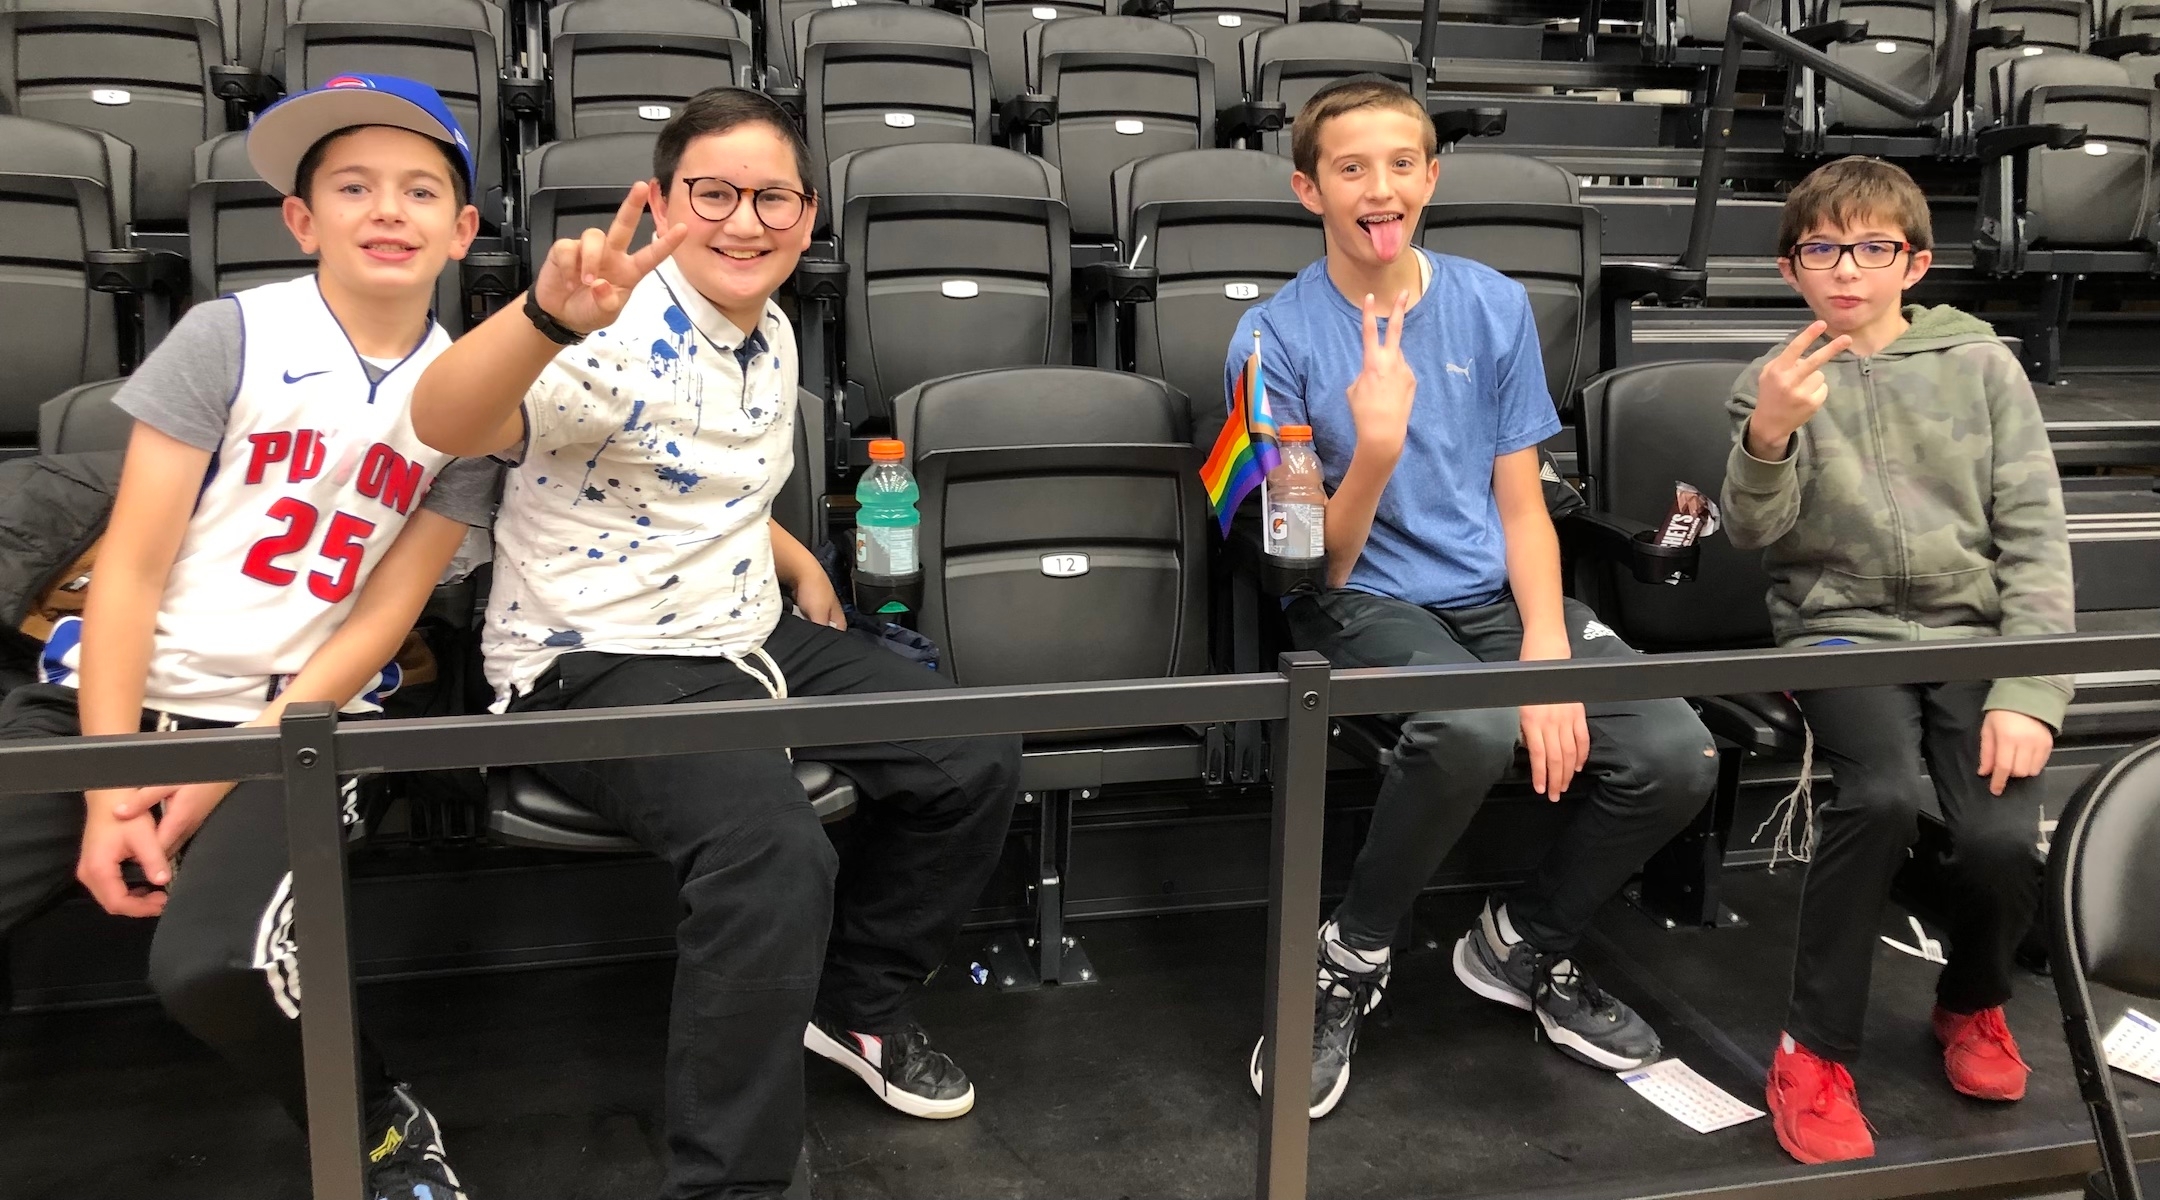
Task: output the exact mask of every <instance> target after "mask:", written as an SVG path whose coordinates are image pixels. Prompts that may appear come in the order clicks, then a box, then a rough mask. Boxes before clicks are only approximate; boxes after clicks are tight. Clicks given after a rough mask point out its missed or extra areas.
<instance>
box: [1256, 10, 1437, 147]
mask: <svg viewBox="0 0 2160 1200" xmlns="http://www.w3.org/2000/svg"><path fill="white" fill-rule="evenodd" d="M1238 60H1239V64H1238V70H1239V74H1240V77H1241V81H1242V84H1243V86H1244V89H1245V95H1246V96H1247V97H1248V98H1250V99H1253V100H1279V101H1281V102H1282V106H1283V110H1284V112H1285V113H1286V114H1287V115H1286V117H1285V121H1286V122H1287V121H1289V120H1294V119H1295V118H1296V117H1297V114H1298V110H1299V109H1302V108H1304V107H1305V102H1306V101H1307V100H1310V99H1312V96H1313V93H1314V92H1317V91H1319V90H1320V89H1321V88H1324V87H1326V86H1327V85H1328V84H1331V83H1333V82H1335V81H1336V80H1338V79H1342V78H1345V77H1347V76H1350V75H1364V74H1370V75H1380V76H1383V77H1385V78H1388V79H1392V80H1394V81H1396V82H1397V83H1400V84H1402V85H1403V86H1404V87H1405V88H1408V89H1409V91H1410V94H1411V95H1412V96H1414V97H1416V98H1417V100H1418V102H1419V103H1420V104H1422V103H1424V101H1425V72H1424V70H1423V69H1422V68H1421V67H1420V66H1419V65H1418V62H1417V56H1416V51H1415V48H1413V47H1412V46H1411V45H1410V43H1408V42H1406V41H1404V40H1403V39H1401V38H1400V37H1397V36H1396V35H1394V34H1392V33H1389V32H1388V31H1386V30H1384V29H1375V28H1373V27H1372V26H1370V25H1350V24H1344V23H1342V22H1339V21H1310V22H1305V23H1303V24H1297V25H1275V26H1270V27H1268V28H1265V29H1262V30H1260V31H1259V32H1258V33H1250V34H1247V35H1246V36H1245V38H1244V39H1243V40H1242V41H1241V42H1240V43H1239V45H1238ZM1249 144H1250V143H1248V145H1249ZM1254 148H1255V149H1259V150H1265V151H1267V152H1268V153H1270V154H1285V155H1286V154H1289V153H1290V130H1289V127H1288V125H1287V123H1286V124H1285V126H1284V128H1283V129H1282V131H1281V132H1279V133H1263V134H1261V135H1260V144H1259V145H1258V146H1256V147H1254Z"/></svg>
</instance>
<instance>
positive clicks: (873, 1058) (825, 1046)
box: [803, 1017, 975, 1120]
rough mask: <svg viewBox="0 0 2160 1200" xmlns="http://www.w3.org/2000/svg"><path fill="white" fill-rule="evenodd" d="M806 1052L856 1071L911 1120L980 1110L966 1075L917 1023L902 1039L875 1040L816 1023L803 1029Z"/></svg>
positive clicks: (824, 1020)
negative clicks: (939, 1050)
mask: <svg viewBox="0 0 2160 1200" xmlns="http://www.w3.org/2000/svg"><path fill="white" fill-rule="evenodd" d="M803 1047H804V1048H805V1049H808V1050H812V1051H815V1052H816V1053H817V1054H818V1055H819V1057H821V1058H828V1059H831V1060H832V1061H833V1062H836V1063H839V1064H840V1065H841V1066H843V1067H846V1068H847V1069H848V1070H850V1071H853V1072H854V1073H855V1075H856V1077H857V1078H859V1079H861V1080H862V1081H863V1082H864V1083H866V1084H869V1085H870V1090H871V1091H873V1092H876V1093H877V1097H878V1099H880V1100H883V1101H884V1102H885V1103H887V1104H889V1105H891V1106H892V1107H894V1108H897V1109H899V1110H900V1111H901V1112H904V1113H906V1114H907V1115H909V1116H911V1117H928V1118H930V1119H932V1120H944V1119H946V1118H948V1117H957V1116H962V1115H964V1114H966V1113H967V1111H968V1110H969V1109H971V1108H974V1107H975V1085H974V1084H972V1083H970V1082H968V1077H967V1072H965V1071H962V1070H961V1069H960V1068H959V1067H958V1066H957V1065H955V1064H954V1063H953V1060H952V1059H950V1058H948V1057H946V1056H945V1055H944V1054H942V1053H939V1052H938V1051H936V1050H933V1049H931V1048H930V1035H929V1034H927V1033H924V1032H923V1027H922V1026H920V1025H917V1024H916V1023H915V1022H914V1021H913V1020H910V1021H908V1023H907V1025H906V1027H905V1028H903V1029H902V1030H901V1031H900V1032H898V1033H887V1034H874V1033H856V1032H854V1031H853V1030H850V1029H845V1028H842V1027H841V1025H840V1023H839V1022H837V1021H833V1020H829V1019H827V1018H825V1017H815V1018H813V1019H812V1020H811V1022H810V1024H809V1025H808V1026H806V1027H804V1029H803Z"/></svg>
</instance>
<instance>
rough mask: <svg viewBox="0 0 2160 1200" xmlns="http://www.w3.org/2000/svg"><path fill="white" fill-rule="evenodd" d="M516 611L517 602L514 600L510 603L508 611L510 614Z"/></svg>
mask: <svg viewBox="0 0 2160 1200" xmlns="http://www.w3.org/2000/svg"><path fill="white" fill-rule="evenodd" d="M517 610H518V602H517V601H515V600H512V601H511V602H510V611H511V612H516V611H517Z"/></svg>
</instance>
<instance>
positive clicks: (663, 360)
mask: <svg viewBox="0 0 2160 1200" xmlns="http://www.w3.org/2000/svg"><path fill="white" fill-rule="evenodd" d="M681 357H682V356H681V355H679V354H677V353H675V347H673V346H670V345H668V344H667V342H666V341H665V340H663V339H661V338H654V339H653V344H652V373H653V378H654V379H658V378H660V377H661V376H662V375H665V374H666V373H667V372H668V370H669V369H670V368H671V367H672V366H673V365H674V364H675V363H676V362H678V361H680V359H681Z"/></svg>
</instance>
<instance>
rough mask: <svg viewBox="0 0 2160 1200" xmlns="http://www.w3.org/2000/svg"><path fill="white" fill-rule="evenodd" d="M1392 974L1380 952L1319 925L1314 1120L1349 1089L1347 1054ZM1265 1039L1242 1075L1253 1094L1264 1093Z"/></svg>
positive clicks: (1311, 1111)
mask: <svg viewBox="0 0 2160 1200" xmlns="http://www.w3.org/2000/svg"><path fill="white" fill-rule="evenodd" d="M1390 970H1392V965H1391V963H1390V962H1389V955H1388V952H1387V950H1386V949H1385V948H1382V949H1380V950H1358V949H1355V948H1353V947H1350V946H1346V945H1344V944H1343V942H1342V939H1341V936H1340V934H1339V933H1338V931H1337V928H1336V925H1335V922H1333V921H1330V922H1328V923H1327V924H1325V925H1323V926H1321V927H1320V950H1319V969H1318V974H1317V976H1316V977H1315V984H1314V986H1315V989H1316V991H1317V993H1318V994H1317V995H1315V996H1314V998H1313V1064H1312V1097H1311V1101H1310V1107H1309V1108H1308V1109H1307V1110H1306V1115H1307V1116H1309V1117H1311V1118H1312V1119H1313V1120H1315V1121H1317V1120H1319V1119H1320V1118H1322V1117H1324V1116H1326V1115H1328V1114H1329V1113H1331V1112H1333V1111H1335V1106H1336V1104H1338V1103H1340V1102H1341V1101H1342V1098H1343V1093H1344V1092H1345V1091H1348V1090H1349V1088H1350V1055H1351V1052H1352V1051H1354V1050H1356V1049H1357V1038H1358V1027H1359V1026H1360V1025H1361V1024H1362V1023H1363V1022H1364V1020H1365V1016H1366V1014H1367V1013H1370V1012H1371V1011H1372V1010H1374V1009H1376V1008H1378V1007H1380V1000H1381V997H1382V995H1383V994H1384V993H1385V992H1386V990H1387V981H1388V973H1389V971H1390ZM1266 1053H1267V1038H1265V1037H1262V1038H1261V1039H1260V1040H1259V1042H1258V1043H1256V1044H1255V1045H1254V1046H1253V1052H1252V1061H1251V1062H1249V1063H1248V1064H1246V1068H1245V1073H1246V1076H1247V1078H1249V1079H1251V1080H1252V1086H1253V1091H1254V1092H1256V1093H1259V1094H1261V1095H1265V1094H1266V1090H1265V1089H1266V1084H1267V1077H1266V1075H1265V1074H1264V1073H1263V1072H1262V1070H1261V1061H1262V1059H1263V1057H1264V1056H1265V1054H1266Z"/></svg>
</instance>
